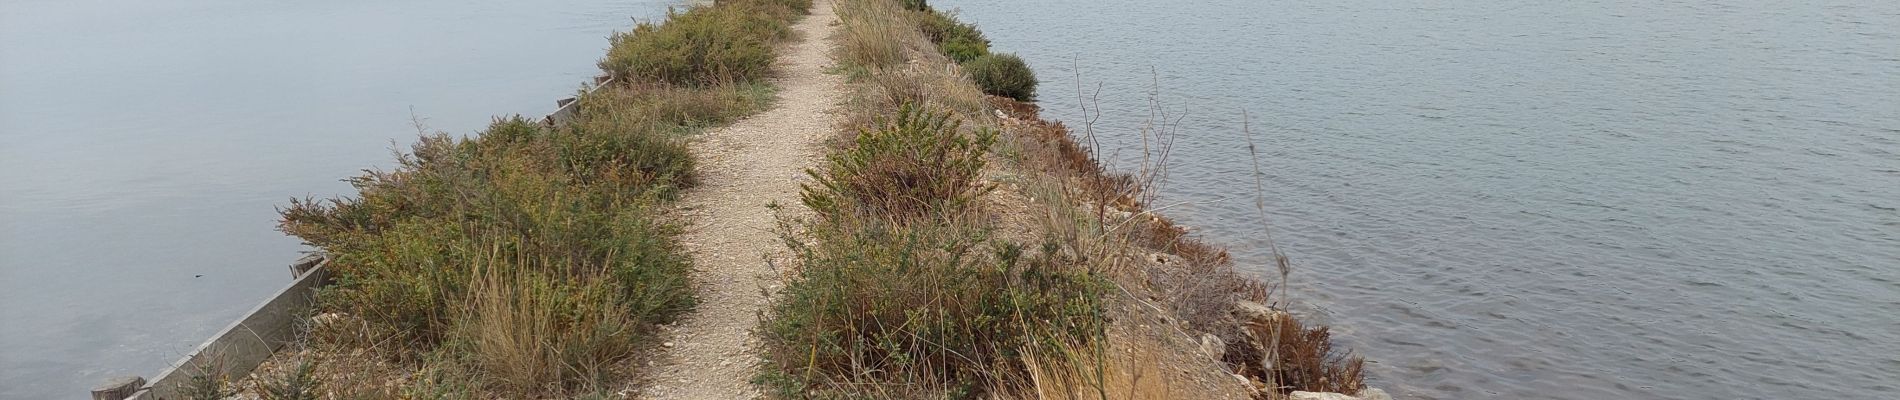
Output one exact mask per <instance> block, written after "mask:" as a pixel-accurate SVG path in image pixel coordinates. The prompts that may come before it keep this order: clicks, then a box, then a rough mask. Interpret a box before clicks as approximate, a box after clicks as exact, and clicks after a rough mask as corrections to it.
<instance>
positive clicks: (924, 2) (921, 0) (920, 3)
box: [898, 0, 930, 11]
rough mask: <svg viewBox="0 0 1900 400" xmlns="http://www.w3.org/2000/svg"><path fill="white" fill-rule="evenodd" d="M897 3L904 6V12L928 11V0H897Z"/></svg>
mask: <svg viewBox="0 0 1900 400" xmlns="http://www.w3.org/2000/svg"><path fill="white" fill-rule="evenodd" d="M898 2H899V3H902V4H903V5H904V9H906V10H911V11H928V10H930V1H929V0H899V1H898Z"/></svg>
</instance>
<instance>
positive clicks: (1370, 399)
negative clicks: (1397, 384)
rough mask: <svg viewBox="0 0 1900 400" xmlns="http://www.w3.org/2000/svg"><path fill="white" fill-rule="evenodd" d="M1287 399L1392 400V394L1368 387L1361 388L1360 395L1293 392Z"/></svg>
mask: <svg viewBox="0 0 1900 400" xmlns="http://www.w3.org/2000/svg"><path fill="white" fill-rule="evenodd" d="M1287 399H1288V400H1392V395H1388V394H1385V391H1384V390H1379V389H1371V388H1367V389H1364V390H1360V391H1359V395H1358V396H1349V395H1346V394H1343V393H1333V392H1293V393H1292V394H1288V395H1287Z"/></svg>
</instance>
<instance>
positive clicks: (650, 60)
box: [600, 1, 809, 85]
mask: <svg viewBox="0 0 1900 400" xmlns="http://www.w3.org/2000/svg"><path fill="white" fill-rule="evenodd" d="M805 4H809V2H808V1H807V2H805ZM795 13H796V9H793V8H790V7H787V6H785V5H783V4H781V3H779V2H766V1H751V2H733V3H731V4H727V5H720V6H716V7H694V8H691V9H688V10H687V11H686V12H677V13H676V12H669V13H668V14H667V19H666V21H665V22H664V23H661V24H655V23H651V22H648V23H641V24H640V25H639V26H637V27H635V28H634V29H633V31H631V32H620V33H615V34H614V35H613V37H612V38H611V39H610V42H611V43H612V47H611V48H609V49H608V50H607V57H606V58H605V59H603V60H601V61H600V68H601V70H604V71H607V72H608V73H609V74H610V75H613V76H614V77H615V78H616V79H619V80H621V81H623V82H658V83H670V84H680V85H709V84H719V83H732V82H746V81H753V80H758V79H760V78H763V77H765V74H766V73H767V72H768V71H770V69H771V66H772V59H773V48H772V46H773V43H775V42H776V41H777V40H779V39H783V38H784V37H786V36H787V35H789V34H790V32H791V26H790V19H791V15H793V14H795Z"/></svg>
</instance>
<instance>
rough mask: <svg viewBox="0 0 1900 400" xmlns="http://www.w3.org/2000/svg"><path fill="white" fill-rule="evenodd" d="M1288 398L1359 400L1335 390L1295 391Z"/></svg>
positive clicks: (1301, 399)
mask: <svg viewBox="0 0 1900 400" xmlns="http://www.w3.org/2000/svg"><path fill="white" fill-rule="evenodd" d="M1286 398H1287V400H1359V398H1357V397H1352V396H1347V395H1345V394H1343V393H1333V392H1293V393H1292V394H1289V395H1287V396H1286Z"/></svg>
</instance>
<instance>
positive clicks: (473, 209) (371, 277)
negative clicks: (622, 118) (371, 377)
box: [281, 99, 692, 388]
mask: <svg viewBox="0 0 1900 400" xmlns="http://www.w3.org/2000/svg"><path fill="white" fill-rule="evenodd" d="M583 101H587V100H585V99H584V100H583ZM670 136H671V132H670V131H668V130H666V129H665V128H664V126H662V125H647V124H632V125H616V124H611V123H606V122H600V121H591V120H588V119H586V117H583V120H582V121H580V122H577V123H575V124H571V125H569V126H567V127H563V128H547V127H543V126H540V125H537V124H534V123H530V122H527V121H525V120H522V119H520V118H511V119H504V120H499V121H497V122H496V123H495V124H493V125H491V126H490V127H489V129H488V130H487V131H486V132H485V134H484V135H482V136H479V137H476V138H467V139H455V138H451V137H449V136H447V135H434V136H429V137H425V138H423V139H422V141H421V142H419V143H418V144H417V145H416V146H415V147H414V149H413V150H412V152H411V153H410V154H408V155H405V156H403V157H401V158H400V159H399V160H398V168H397V169H396V170H395V171H392V172H372V173H369V174H367V175H365V176H362V177H359V178H356V179H353V180H352V183H353V184H354V185H355V186H356V187H357V189H358V195H357V197H354V198H339V199H332V200H328V201H313V200H304V201H293V202H292V204H291V206H290V207H288V208H286V209H285V210H283V217H284V220H283V223H282V225H281V226H282V228H283V230H284V231H285V232H287V233H291V234H294V235H297V236H299V237H302V238H303V239H304V240H305V241H307V242H308V243H310V244H312V245H316V246H319V247H322V248H324V249H326V250H328V251H329V252H330V254H331V255H332V256H333V257H334V258H333V261H332V262H331V264H330V265H331V268H332V272H333V273H335V274H336V275H337V283H336V284H335V285H333V286H332V287H329V288H327V289H325V290H324V292H323V293H322V294H321V296H320V298H319V300H320V302H321V305H322V306H323V307H325V308H326V309H330V310H335V311H340V312H344V313H347V314H350V315H353V316H356V317H358V318H361V319H363V320H364V321H365V322H367V323H369V324H371V325H373V326H375V327H377V329H375V331H378V332H388V333H389V334H391V335H393V336H392V337H389V338H387V341H388V342H389V343H394V344H400V345H402V346H401V347H400V348H397V349H392V350H394V351H392V353H394V356H396V357H398V358H411V359H413V358H416V357H420V356H422V355H426V354H428V353H429V352H430V351H432V350H433V349H436V348H439V347H440V348H456V349H460V350H461V352H462V353H468V354H473V355H475V356H480V355H481V354H482V352H481V351H480V350H481V349H483V347H481V346H480V345H479V343H481V341H482V338H483V335H484V332H490V331H493V330H494V329H497V328H493V327H490V325H493V322H492V321H496V320H497V319H495V318H489V314H484V313H482V312H478V311H479V310H480V309H479V308H476V307H473V306H474V305H475V304H477V303H475V300H477V299H479V298H481V297H480V296H481V295H482V293H483V291H482V290H477V289H484V288H485V287H481V286H475V285H471V282H477V281H476V280H475V278H477V275H475V274H474V272H476V271H477V267H478V266H481V267H486V268H505V269H509V270H517V271H527V272H524V273H530V274H533V276H539V277H543V279H544V280H545V284H546V285H549V288H547V289H546V290H542V291H537V292H534V293H539V294H540V296H543V297H548V298H550V299H552V300H548V301H545V302H542V303H535V304H541V305H544V306H546V307H549V308H548V309H547V310H545V311H547V312H549V313H551V314H532V315H559V316H562V317H560V318H556V319H553V320H549V321H548V322H547V325H548V326H550V328H549V330H550V333H549V334H548V335H545V336H544V337H542V338H541V339H537V340H558V339H560V338H563V337H568V336H565V335H564V334H565V333H568V332H597V331H602V330H608V331H615V332H621V333H619V334H617V336H614V337H613V338H612V339H611V340H609V341H595V342H585V343H571V342H568V341H555V342H553V343H556V344H559V345H561V346H567V345H586V346H588V348H586V349H570V350H585V351H571V352H567V353H564V354H574V355H585V356H587V357H598V358H597V359H594V360H593V361H588V362H589V363H598V362H601V361H600V360H612V359H618V358H624V357H625V356H626V354H627V352H628V351H631V350H630V349H631V346H630V345H629V344H628V343H630V342H632V341H636V340H638V337H639V336H638V335H637V332H635V331H631V327H629V326H627V324H624V323H621V322H619V321H633V322H634V323H654V322H659V321H663V320H665V319H667V318H670V316H672V315H673V314H675V313H677V312H678V311H680V310H683V309H685V308H686V307H688V306H690V305H691V304H692V290H691V288H690V287H689V286H688V285H689V282H688V279H687V277H686V276H687V273H688V270H689V267H688V265H687V263H688V259H687V257H686V256H685V255H684V254H682V253H681V252H680V250H679V248H678V245H677V244H676V243H675V241H674V236H675V235H676V234H677V232H678V229H677V228H675V227H672V226H670V225H668V224H665V223H662V222H659V220H658V219H657V218H656V217H655V216H654V215H653V213H654V212H655V211H653V209H654V207H653V206H652V204H653V203H654V202H656V201H659V200H660V199H662V198H663V197H664V196H666V195H667V194H669V193H671V191H672V190H674V189H673V188H675V187H678V186H679V185H680V182H681V180H682V179H683V178H684V177H683V175H685V174H686V171H689V170H690V166H691V164H690V162H689V160H690V158H688V156H687V153H686V152H685V148H684V147H683V144H682V143H681V142H680V140H681V139H679V138H677V137H670ZM522 284H526V283H522ZM484 290H498V289H495V288H493V287H486V289H484ZM531 311H532V310H531ZM601 312H612V313H615V314H616V315H613V316H611V318H602V317H600V316H598V315H597V314H598V313H601ZM491 314H492V313H491ZM445 346H446V347H445ZM496 365H509V363H495V362H487V363H483V362H469V363H468V364H467V365H466V367H468V368H475V369H477V372H479V373H476V374H472V375H475V376H484V377H505V376H508V374H505V373H502V372H505V371H493V370H489V369H491V368H492V367H493V366H496ZM561 368H569V366H566V365H564V366H562V367H561ZM556 376H560V377H562V378H563V379H574V378H578V377H577V376H573V375H556ZM499 380H500V379H499V378H498V379H497V381H499ZM574 382H576V381H573V380H562V381H554V382H542V383H538V384H536V386H535V387H537V388H540V387H549V386H550V385H552V387H560V386H562V385H561V384H563V383H574Z"/></svg>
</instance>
